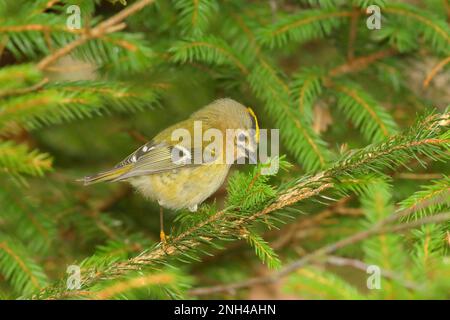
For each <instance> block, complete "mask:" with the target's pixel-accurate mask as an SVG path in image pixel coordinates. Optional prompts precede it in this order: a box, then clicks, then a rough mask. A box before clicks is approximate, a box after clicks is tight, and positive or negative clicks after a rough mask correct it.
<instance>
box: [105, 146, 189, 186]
mask: <svg viewBox="0 0 450 320" xmlns="http://www.w3.org/2000/svg"><path fill="white" fill-rule="evenodd" d="M174 154H175V155H177V157H176V158H174V157H173V155H174ZM194 154H195V150H192V149H190V150H188V149H187V148H184V147H183V146H170V145H168V144H167V143H165V142H161V143H154V142H152V141H150V142H148V143H146V144H144V145H143V146H141V147H140V148H139V149H137V150H136V151H135V152H133V153H132V154H130V155H129V156H128V157H127V158H125V159H124V160H123V161H121V162H120V163H119V164H118V165H116V166H115V167H114V168H115V169H120V168H122V167H129V169H128V170H127V171H126V172H125V173H124V174H122V175H120V176H118V177H117V178H115V179H114V180H113V181H119V180H123V179H127V178H131V177H136V176H141V175H148V174H153V173H160V172H164V171H169V170H173V169H177V168H181V167H186V166H194V165H195V164H194V161H193V157H194Z"/></svg>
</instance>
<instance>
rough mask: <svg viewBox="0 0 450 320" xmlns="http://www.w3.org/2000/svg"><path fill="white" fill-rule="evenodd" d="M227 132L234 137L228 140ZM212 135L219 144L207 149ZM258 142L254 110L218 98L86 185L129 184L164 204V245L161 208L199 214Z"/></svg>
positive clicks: (91, 178)
mask: <svg viewBox="0 0 450 320" xmlns="http://www.w3.org/2000/svg"><path fill="white" fill-rule="evenodd" d="M199 126H201V133H200V135H199V134H197V133H198V129H199ZM233 129H234V130H233ZM214 130H216V131H214ZM229 131H232V132H233V133H236V134H234V135H233V134H231V135H228V132H229ZM208 132H209V133H208ZM211 132H212V133H217V135H213V136H214V139H215V140H216V141H214V142H215V143H216V144H214V146H213V147H210V146H211V145H213V143H211V144H209V145H207V146H206V147H205V146H204V145H206V144H205V142H204V141H205V140H208V139H211V137H209V138H208V137H207V136H212V134H211ZM207 133H208V134H207ZM192 135H193V138H192ZM174 136H175V138H176V137H178V141H177V140H176V139H174ZM180 137H181V138H182V141H181V142H180V141H179V140H180ZM189 137H190V139H189ZM230 137H231V138H230ZM174 140H175V141H174ZM211 140H212V139H211ZM258 140H259V126H258V120H257V118H256V115H255V113H254V112H253V111H252V109H250V108H246V107H244V106H243V105H242V104H240V103H238V102H236V101H234V100H232V99H229V98H226V99H218V100H216V101H214V102H212V103H210V104H209V105H207V106H205V107H203V108H202V109H200V110H198V111H196V112H195V113H193V114H192V115H191V116H190V117H189V118H188V119H186V120H184V121H181V122H178V123H176V124H174V125H172V126H170V127H168V128H167V129H164V130H163V131H161V132H160V133H159V134H157V135H156V136H155V137H154V138H153V139H152V140H151V141H149V142H148V143H146V144H144V145H143V146H141V147H140V148H138V149H137V150H136V151H134V152H133V153H132V154H130V155H129V156H128V157H126V158H125V159H124V160H123V161H121V162H120V163H119V164H117V165H116V166H115V167H114V168H112V169H111V170H107V171H104V172H100V173H98V174H95V175H92V176H87V177H85V178H84V179H83V180H84V183H85V185H89V184H92V183H97V182H102V181H111V182H114V181H128V182H129V183H131V185H133V187H135V188H136V189H137V190H138V191H139V192H140V193H142V194H143V195H144V197H146V198H149V199H151V200H156V201H157V202H158V203H159V205H160V223H161V233H160V236H161V241H162V242H165V234H164V230H163V223H162V221H163V211H162V207H165V208H169V209H174V210H179V209H183V208H187V209H189V210H190V211H192V212H195V211H197V207H198V205H199V204H201V203H202V202H203V201H205V200H206V199H207V198H208V197H209V196H211V195H212V194H213V193H214V192H215V191H216V190H217V189H218V188H219V187H220V186H221V185H222V184H223V182H224V180H225V178H226V176H227V174H228V171H229V169H230V166H231V164H232V163H233V162H235V161H236V160H238V159H243V158H249V157H251V155H254V154H255V152H256V148H257V144H258ZM209 147H210V148H209ZM227 150H232V151H231V152H228V151H227ZM207 151H209V153H208V152H207ZM205 154H206V155H209V156H207V157H202V158H201V159H200V160H201V161H196V160H198V159H197V158H196V156H197V155H201V156H204V155H205ZM229 158H231V161H230V159H229ZM252 160H253V161H254V159H252Z"/></svg>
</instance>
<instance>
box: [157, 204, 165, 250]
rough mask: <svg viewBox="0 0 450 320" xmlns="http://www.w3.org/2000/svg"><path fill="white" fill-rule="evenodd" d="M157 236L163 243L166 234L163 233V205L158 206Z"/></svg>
mask: <svg viewBox="0 0 450 320" xmlns="http://www.w3.org/2000/svg"><path fill="white" fill-rule="evenodd" d="M159 227H160V232H159V238H160V239H161V243H163V244H165V243H166V242H167V239H166V234H165V233H164V211H163V207H161V206H160V207H159Z"/></svg>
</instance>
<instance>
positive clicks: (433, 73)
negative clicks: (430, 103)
mask: <svg viewBox="0 0 450 320" xmlns="http://www.w3.org/2000/svg"><path fill="white" fill-rule="evenodd" d="M447 63H450V56H448V57H447V58H445V59H443V60H442V61H440V62H439V63H438V64H436V65H435V66H434V67H433V69H431V71H430V73H428V75H427V77H426V78H425V80H424V81H423V87H424V88H427V87H428V86H429V85H430V82H431V80H433V78H434V77H435V76H436V74H437V73H438V72H439V71H441V70H442V69H443V68H444V67H445V65H446V64H447Z"/></svg>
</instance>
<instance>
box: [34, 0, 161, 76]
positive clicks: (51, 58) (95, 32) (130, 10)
mask: <svg viewBox="0 0 450 320" xmlns="http://www.w3.org/2000/svg"><path fill="white" fill-rule="evenodd" d="M154 1H155V0H139V1H138V2H135V3H133V4H132V5H130V6H128V7H126V8H125V9H123V10H122V11H120V12H119V13H117V14H115V15H114V16H112V17H110V18H108V19H106V20H105V21H103V22H101V23H99V24H98V25H97V26H96V27H94V28H93V29H91V30H88V32H86V33H83V34H82V35H80V37H79V38H78V39H76V40H74V41H72V42H70V43H68V44H67V45H65V46H64V47H62V48H59V49H58V50H56V51H55V52H53V53H52V54H50V55H48V56H47V57H45V58H43V59H42V60H41V61H40V62H39V63H38V68H39V69H41V70H44V69H46V68H47V67H48V66H49V65H51V64H52V63H54V62H55V61H56V60H58V59H59V58H61V57H63V56H65V55H67V54H69V53H71V52H72V51H73V50H75V49H76V48H77V47H79V46H81V45H83V44H85V43H86V42H88V41H89V40H92V39H96V38H100V37H102V36H104V35H107V34H110V33H113V32H116V31H119V30H122V29H123V28H125V26H126V25H125V24H124V23H123V22H122V21H123V20H125V19H126V18H127V17H129V16H131V15H133V14H135V13H136V12H138V11H140V10H142V9H143V8H144V7H146V6H147V5H150V4H152V3H153V2H154Z"/></svg>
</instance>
